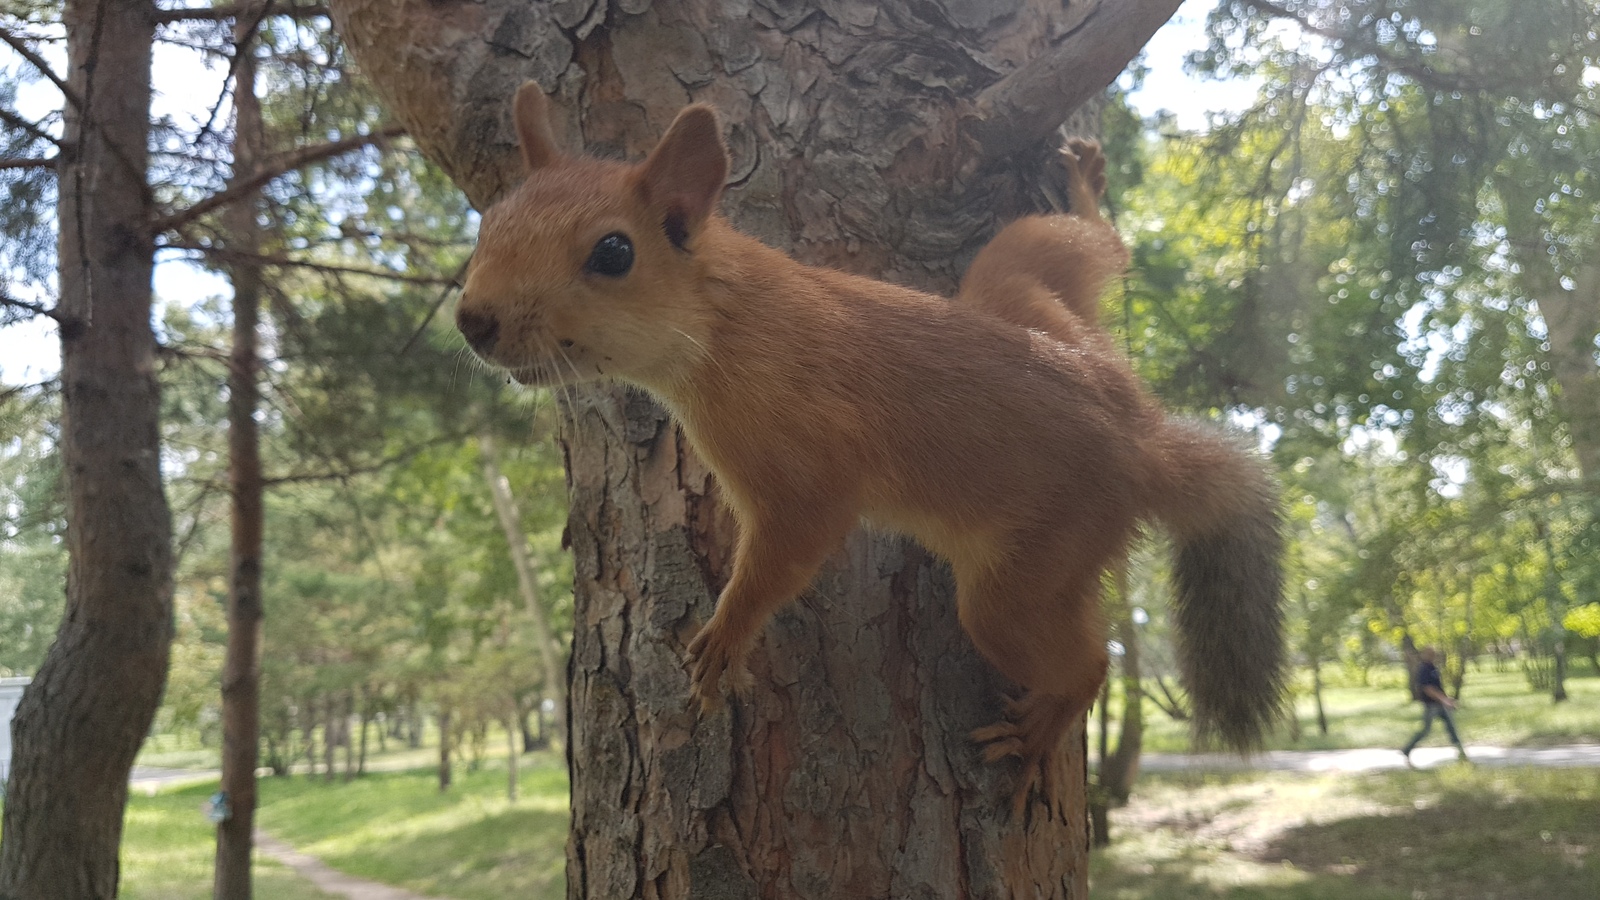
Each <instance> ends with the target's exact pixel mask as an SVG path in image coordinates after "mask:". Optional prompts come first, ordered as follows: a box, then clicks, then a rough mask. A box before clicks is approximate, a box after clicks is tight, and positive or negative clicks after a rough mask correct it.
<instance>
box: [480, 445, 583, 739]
mask: <svg viewBox="0 0 1600 900" xmlns="http://www.w3.org/2000/svg"><path fill="white" fill-rule="evenodd" d="M478 450H479V452H480V453H481V455H482V457H483V476H484V480H485V481H487V482H488V483H489V495H490V496H491V497H493V498H494V511H495V515H496V516H498V517H499V519H500V528H501V530H502V531H504V532H505V535H506V545H507V546H508V547H509V548H510V550H511V564H512V567H513V568H514V569H516V572H517V590H518V591H520V592H521V594H522V603H523V605H524V606H526V607H527V608H528V616H529V617H530V618H532V619H533V639H534V643H536V644H538V646H539V661H540V662H541V663H542V664H543V666H544V689H545V693H546V694H547V695H548V696H549V697H550V699H552V700H554V701H555V704H556V710H555V713H556V716H555V729H554V730H555V736H556V740H558V741H560V742H561V745H562V746H563V747H565V746H566V743H567V673H566V667H565V666H563V665H562V664H561V652H560V650H559V649H558V648H557V647H556V639H555V636H554V633H553V632H552V631H551V630H550V617H549V616H547V615H545V612H544V606H543V605H542V604H540V602H539V582H538V572H537V571H536V569H535V568H534V564H533V558H532V555H531V554H530V553H529V551H528V538H527V535H525V534H523V532H522V514H521V513H520V512H518V511H517V501H516V499H515V498H514V497H512V496H511V483H510V482H508V481H506V478H505V476H504V475H501V474H500V462H499V459H498V458H497V457H496V453H495V447H494V438H493V436H491V435H490V434H489V433H488V432H484V433H483V434H482V435H480V436H479V437H478Z"/></svg>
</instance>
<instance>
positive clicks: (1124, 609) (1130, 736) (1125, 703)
mask: <svg viewBox="0 0 1600 900" xmlns="http://www.w3.org/2000/svg"><path fill="white" fill-rule="evenodd" d="M1116 582H1117V601H1116V603H1117V605H1116V620H1115V627H1116V631H1117V640H1119V641H1120V642H1121V643H1122V728H1121V730H1120V731H1118V732H1117V750H1116V752H1115V753H1113V754H1111V757H1110V758H1109V759H1107V760H1106V761H1105V763H1104V765H1103V766H1102V768H1101V769H1100V786H1101V787H1103V788H1104V789H1105V791H1106V793H1107V794H1108V795H1109V796H1110V799H1111V801H1112V802H1114V803H1116V804H1118V805H1122V804H1125V803H1127V802H1128V796H1129V794H1131V793H1132V792H1133V781H1134V779H1135V778H1138V777H1139V753H1140V750H1141V749H1142V748H1143V744H1144V686H1143V679H1142V678H1141V677H1140V673H1139V634H1138V631H1137V627H1136V626H1135V625H1134V623H1133V609H1132V607H1131V606H1130V605H1129V602H1128V573H1127V567H1126V566H1124V567H1122V568H1121V569H1119V570H1118V571H1117V573H1116Z"/></svg>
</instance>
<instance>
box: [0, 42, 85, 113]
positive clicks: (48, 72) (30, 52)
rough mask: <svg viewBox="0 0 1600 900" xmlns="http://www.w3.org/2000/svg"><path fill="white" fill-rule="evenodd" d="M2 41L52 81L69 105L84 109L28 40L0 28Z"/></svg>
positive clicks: (76, 97)
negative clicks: (29, 44) (30, 45)
mask: <svg viewBox="0 0 1600 900" xmlns="http://www.w3.org/2000/svg"><path fill="white" fill-rule="evenodd" d="M0 41H4V42H5V43H6V45H7V46H9V47H10V48H11V49H13V50H15V51H17V55H18V56H20V57H22V58H23V59H25V60H27V61H28V64H29V65H31V66H33V67H34V68H35V69H38V70H39V74H40V75H43V76H44V77H46V78H48V79H50V83H51V84H53V85H55V86H56V87H57V88H58V89H59V90H60V91H61V94H62V96H64V97H66V98H67V102H68V103H71V104H72V105H73V106H76V107H78V108H79V109H82V108H83V103H82V102H81V101H80V100H79V99H78V95H77V94H76V93H73V90H72V88H70V87H67V83H66V82H65V81H63V80H62V78H61V76H60V75H57V74H56V71H55V70H54V69H52V68H50V63H48V62H46V61H45V58H44V57H42V56H40V55H39V54H38V53H36V52H34V49H33V48H32V47H29V46H28V42H27V41H26V40H23V39H22V38H20V37H17V36H16V35H14V34H12V33H11V32H10V31H9V30H8V29H5V28H0Z"/></svg>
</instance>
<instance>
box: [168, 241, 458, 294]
mask: <svg viewBox="0 0 1600 900" xmlns="http://www.w3.org/2000/svg"><path fill="white" fill-rule="evenodd" d="M161 249H163V250H193V251H195V252H196V253H204V254H205V255H207V256H210V257H213V258H215V259H218V260H221V261H223V262H234V261H237V262H254V263H259V264H261V265H267V266H287V267H291V268H296V269H309V270H311V271H313V272H325V273H327V274H329V275H360V276H362V277H364V278H385V279H388V280H390V281H401V282H405V283H406V284H426V285H451V284H454V283H455V279H453V278H443V277H440V276H438V275H408V274H406V273H405V272H393V271H389V270H386V269H363V268H361V267H359V266H342V265H338V264H337V263H323V262H315V261H313V260H307V259H295V258H294V257H292V256H284V255H282V254H278V253H241V252H239V251H237V250H229V249H228V248H226V247H218V246H215V245H212V244H202V243H200V242H198V241H173V242H169V243H166V244H163V245H162V246H161Z"/></svg>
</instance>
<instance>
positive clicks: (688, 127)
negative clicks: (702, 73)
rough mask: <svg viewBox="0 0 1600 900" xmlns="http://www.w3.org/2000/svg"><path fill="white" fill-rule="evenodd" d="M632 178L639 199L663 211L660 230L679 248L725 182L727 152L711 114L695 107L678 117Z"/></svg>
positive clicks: (706, 213)
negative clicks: (636, 183) (641, 195)
mask: <svg viewBox="0 0 1600 900" xmlns="http://www.w3.org/2000/svg"><path fill="white" fill-rule="evenodd" d="M638 178H639V187H640V189H641V190H643V192H644V194H645V197H646V198H647V199H648V200H649V201H650V202H651V203H657V204H660V205H661V206H664V207H665V210H666V211H665V214H666V219H665V220H664V221H663V222H662V227H663V228H665V229H666V232H667V237H668V238H669V239H671V241H672V243H673V244H675V245H677V246H678V247H680V248H681V247H682V246H683V245H684V242H685V241H687V240H688V237H689V235H690V234H692V233H693V232H694V231H695V230H697V229H698V228H699V227H700V225H701V224H703V223H704V222H705V220H706V218H707V217H709V216H710V215H711V213H712V211H713V210H715V209H716V208H717V201H718V200H720V199H721V198H722V185H723V182H725V181H727V179H728V148H727V145H725V144H723V143H722V126H721V124H720V123H718V121H717V114H716V112H714V111H713V110H712V109H711V107H709V106H705V105H702V104H696V105H694V106H690V107H688V108H687V109H685V110H684V111H683V112H680V113H678V118H676V119H674V120H673V122H672V127H671V128H668V129H667V133H666V134H665V135H663V136H662V137H661V143H659V144H657V145H656V148H655V149H654V150H652V151H651V152H650V157H649V158H648V159H646V160H645V161H644V163H643V164H642V165H641V166H640V168H639V175H638Z"/></svg>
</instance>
